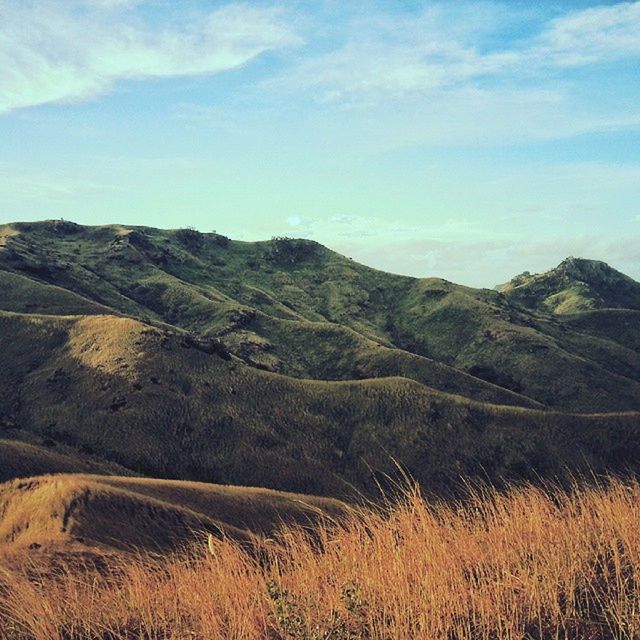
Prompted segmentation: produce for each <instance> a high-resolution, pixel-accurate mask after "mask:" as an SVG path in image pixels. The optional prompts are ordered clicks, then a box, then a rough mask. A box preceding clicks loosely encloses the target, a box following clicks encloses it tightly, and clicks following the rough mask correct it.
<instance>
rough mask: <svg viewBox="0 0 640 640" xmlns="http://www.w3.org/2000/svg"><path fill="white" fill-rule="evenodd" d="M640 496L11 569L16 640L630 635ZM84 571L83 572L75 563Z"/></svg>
mask: <svg viewBox="0 0 640 640" xmlns="http://www.w3.org/2000/svg"><path fill="white" fill-rule="evenodd" d="M639 518H640V485H639V484H638V483H637V482H629V483H627V482H622V481H619V480H612V481H610V482H607V483H606V486H605V485H604V484H603V485H600V486H597V487H591V488H580V487H578V486H575V487H573V488H572V490H571V491H570V492H564V491H561V490H559V489H546V490H545V489H540V488H536V487H533V486H526V487H521V488H512V489H510V490H509V491H507V492H506V493H498V492H496V491H494V490H479V491H475V492H474V493H473V495H472V497H471V498H469V499H468V500H467V501H465V502H464V503H455V504H444V503H439V504H435V503H429V502H427V501H425V500H424V499H423V498H422V497H421V496H420V495H419V494H418V492H416V491H412V492H408V493H407V494H406V495H405V497H404V498H403V499H402V500H401V501H400V503H399V504H397V505H396V506H394V507H393V508H391V509H390V510H388V511H387V512H386V513H385V512H381V511H380V510H374V509H368V510H362V511H360V512H358V513H357V514H354V515H351V516H349V518H348V519H346V520H344V521H342V522H340V523H336V522H335V521H327V522H325V523H324V524H323V525H321V526H319V527H317V528H316V529H315V530H314V531H313V532H312V533H310V532H309V531H305V530H303V529H300V528H292V527H289V528H285V529H283V530H282V532H281V533H280V534H279V535H278V536H277V537H276V539H275V540H274V541H273V542H271V543H267V544H264V545H263V547H262V549H261V550H260V553H251V552H249V551H247V550H246V549H244V550H243V549H242V548H241V547H239V546H238V545H237V544H235V543H232V542H231V541H220V542H219V543H218V544H217V546H215V548H214V551H215V555H210V554H208V553H207V550H206V542H205V541H203V543H202V544H201V545H200V547H198V548H197V550H196V551H195V552H191V553H190V554H187V555H179V556H178V555H176V556H172V557H165V558H161V557H150V556H142V555H139V556H136V557H131V556H128V557H124V556H122V557H120V559H117V560H116V559H114V558H110V559H109V561H108V563H107V565H106V568H105V567H103V568H102V569H97V568H95V567H94V568H91V567H89V566H88V565H87V564H86V563H85V565H84V569H83V570H82V571H80V570H79V569H78V566H77V565H78V561H77V560H76V565H75V567H74V565H73V564H69V563H64V562H62V563H60V562H58V563H57V564H55V565H53V564H51V563H50V564H49V565H47V567H46V568H44V565H43V567H41V568H40V569H39V568H38V566H37V565H36V564H33V565H32V566H30V567H29V568H28V569H25V567H24V565H23V566H22V567H21V568H13V569H5V570H3V572H2V574H1V575H2V577H1V578H0V585H1V586H0V589H1V590H2V591H0V592H1V593H2V599H1V604H0V629H1V631H0V638H2V640H16V639H20V640H22V639H25V640H27V639H29V640H31V639H32V640H80V639H85V638H101V639H103V640H106V639H109V640H115V639H125V638H126V639H132V638H140V639H141V638H147V639H158V640H159V639H160V638H163V639H168V640H173V639H176V640H177V639H178V638H179V639H186V638H199V639H202V640H205V639H207V640H216V639H223V638H224V639H234V640H240V639H242V640H253V639H256V640H258V639H265V638H266V639H272V640H302V639H305V640H306V639H308V640H311V639H314V640H321V639H323V640H330V639H331V640H346V639H352V640H355V639H364V638H371V639H374V638H375V639H381V640H382V639H385V640H387V639H388V640H396V639H397V640H401V639H408V638H425V639H429V640H438V639H445V638H446V639H447V640H453V639H456V640H462V639H469V640H472V639H473V640H476V639H482V640H485V639H486V640H499V639H509V640H512V639H513V640H515V639H525V638H527V639H532V638H541V639H542V638H545V639H547V638H549V639H555V638H557V639H560V638H567V639H569V638H572V639H581V640H583V639H584V640H596V639H602V640H604V639H616V640H618V639H619V640H622V639H632V638H637V637H639V634H640V605H639V602H640V598H639V596H640V581H639V580H640V529H639V528H638V522H639ZM70 562H71V561H70Z"/></svg>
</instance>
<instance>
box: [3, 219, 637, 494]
mask: <svg viewBox="0 0 640 640" xmlns="http://www.w3.org/2000/svg"><path fill="white" fill-rule="evenodd" d="M563 264H565V263H563ZM565 267H566V265H565ZM565 267H562V269H564V270H565V271H566V268H565ZM580 268H581V269H582V272H584V274H586V275H589V274H591V276H593V283H592V286H593V288H594V290H595V288H596V286H599V287H601V288H602V286H604V285H602V282H603V277H601V275H602V274H601V272H602V271H603V269H604V268H601V267H598V268H596V269H595V274H596V275H593V273H592V271H589V270H585V269H583V268H582V267H580ZM608 269H609V268H608V267H607V268H606V269H604V272H605V273H606V274H609V276H608V277H609V281H610V282H609V285H608V286H609V287H610V288H615V283H616V282H618V281H620V282H621V283H622V284H621V285H620V287H621V288H620V291H619V292H618V294H617V296H618V297H617V298H615V299H616V300H618V301H619V302H620V303H622V302H624V301H627V302H628V303H629V304H631V303H632V297H630V296H631V293H632V292H633V286H632V284H630V283H633V281H631V280H630V279H628V278H626V276H622V275H621V274H620V276H619V277H618V276H615V277H614V276H613V275H611V274H610V272H613V270H608ZM613 273H614V274H615V273H617V272H613ZM586 275H585V279H587V278H586ZM591 276H590V277H591ZM596 276H598V277H596ZM534 280H535V278H534ZM536 282H537V281H536ZM0 284H2V288H1V289H0V291H1V295H0V340H1V343H2V344H1V347H2V358H3V366H2V368H0V438H2V437H3V434H4V436H6V437H4V439H5V440H7V439H11V438H12V439H13V440H14V441H15V440H19V438H17V436H16V435H15V434H32V435H31V437H33V438H35V440H34V441H33V442H30V443H27V444H28V445H29V446H31V447H34V449H29V451H28V454H29V455H27V454H26V453H24V452H23V453H22V454H21V455H22V458H24V460H25V462H24V463H23V464H21V465H19V466H20V469H22V471H21V470H20V469H18V470H17V471H16V472H15V473H16V475H30V474H29V469H33V470H32V472H31V474H33V473H42V472H45V471H83V472H86V471H89V472H92V473H112V471H110V467H109V465H112V464H117V465H121V466H122V467H123V468H124V469H125V470H130V471H126V472H127V473H129V472H133V473H138V474H142V475H148V476H156V477H164V478H177V479H189V480H202V481H207V482H217V483H235V484H244V485H254V486H265V487H271V488H274V489H284V490H291V491H298V492H304V493H314V494H324V495H335V496H343V495H347V494H349V493H350V492H351V491H352V490H353V489H357V490H364V491H375V490H376V487H377V485H378V484H379V483H381V482H382V483H383V484H384V483H385V482H386V481H387V480H386V476H387V475H395V474H397V464H398V463H399V464H400V465H401V466H402V467H404V468H406V469H407V470H408V471H409V472H410V473H411V474H412V475H413V476H414V477H415V478H416V479H417V480H419V481H420V482H421V483H423V484H424V485H425V486H427V487H428V488H429V489H430V490H433V491H436V492H450V491H451V490H452V488H453V487H454V486H455V485H456V483H458V482H459V480H460V477H472V478H473V477H476V478H489V479H492V480H502V479H508V478H535V477H539V476H549V475H555V474H558V473H562V472H564V471H565V470H566V469H572V470H586V469H592V470H594V471H596V472H597V471H600V470H602V471H603V470H605V469H612V468H613V469H615V470H623V469H624V470H626V469H632V470H635V469H636V467H637V465H638V464H639V463H638V460H640V456H639V455H638V453H640V450H639V445H640V414H638V413H636V411H637V410H638V408H639V407H640V350H639V348H638V346H639V345H640V325H639V323H638V322H637V319H638V318H637V317H636V316H637V314H638V313H640V311H638V310H637V309H635V308H632V307H630V308H628V309H623V308H615V309H595V310H588V311H582V312H578V311H575V310H574V311H575V312H574V313H561V314H560V313H556V312H554V310H553V309H551V308H550V307H548V306H545V305H543V304H536V305H533V304H532V303H530V302H527V301H526V300H525V299H524V298H522V297H521V294H520V293H517V291H518V289H519V288H520V287H526V286H527V285H526V283H521V284H520V285H517V286H514V287H512V288H509V287H506V288H505V290H504V292H499V291H493V290H488V289H472V288H469V287H463V286H459V285H455V284H452V283H450V282H447V281H445V280H441V279H436V278H427V279H415V278H407V277H402V276H397V275H392V274H387V273H384V272H381V271H377V270H374V269H370V268H368V267H365V266H363V265H359V264H357V263H355V262H353V261H351V260H349V259H348V258H345V257H344V256H341V255H339V254H336V253H334V252H332V251H330V250H329V249H326V248H325V247H323V246H321V245H319V244H317V243H314V242H310V241H306V240H291V239H274V240H271V241H268V242H259V243H243V242H235V241H231V240H229V239H227V238H225V237H223V236H220V235H217V234H201V233H199V232H197V231H193V230H189V229H182V230H173V231H171V230H169V231H167V230H158V229H150V228H137V227H136V228H127V227H124V226H117V225H112V226H106V227H82V226H79V225H75V224H73V223H69V222H63V221H51V222H42V223H16V224H13V225H5V226H4V227H1V228H0ZM635 284H637V283H635ZM536 286H539V285H536ZM549 291H551V289H549ZM613 296H614V293H610V297H609V299H610V300H613V299H614V297H613ZM525 302H526V304H525ZM21 437H22V436H21ZM22 439H23V440H24V438H22ZM43 443H46V446H45V445H43ZM12 446H13V447H14V449H15V447H16V445H12ZM21 446H22V445H21ZM24 446H26V445H24ZM74 452H77V456H78V458H77V459H78V461H80V460H81V458H82V456H84V457H85V458H87V459H86V461H85V462H83V463H82V464H83V465H85V466H82V465H80V462H78V465H79V466H77V468H76V467H74V466H73V465H72V464H71V466H69V465H70V462H69V461H70V460H74ZM9 455H10V454H9ZM69 456H70V457H69ZM54 458H55V459H54ZM82 460H84V458H82ZM38 461H39V462H38ZM98 464H104V465H107V466H106V467H98V466H96V465H98ZM86 465H89V466H86ZM91 465H93V466H91ZM117 473H120V472H117ZM120 475H121V474H120Z"/></svg>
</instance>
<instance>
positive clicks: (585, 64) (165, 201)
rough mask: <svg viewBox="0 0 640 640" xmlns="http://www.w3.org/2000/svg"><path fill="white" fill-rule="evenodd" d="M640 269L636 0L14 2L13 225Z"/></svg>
mask: <svg viewBox="0 0 640 640" xmlns="http://www.w3.org/2000/svg"><path fill="white" fill-rule="evenodd" d="M50 218H64V219H68V220H73V221H76V222H79V223H82V224H109V223H120V224H126V225H148V226H155V227H168V228H177V227H184V226H192V227H195V228H197V229H200V230H202V231H214V230H215V231H217V232H218V233H224V234H225V235H228V236H230V237H232V238H234V239H241V240H260V239H268V238H270V237H272V236H276V235H277V236H291V237H305V238H311V239H314V240H317V241H318V242H321V243H323V244H325V245H327V246H329V247H330V248H332V249H335V250H336V251H339V252H341V253H344V254H346V255H348V256H350V257H352V258H354V259H355V260H358V261H360V262H363V263H365V264H368V265H371V266H374V267H377V268H380V269H384V270H387V271H392V272H395V273H403V274H407V275H413V276H421V277H422V276H425V277H426V276H438V277H443V278H447V279H449V280H452V281H455V282H459V283H462V284H468V285H472V286H485V287H492V286H494V285H496V284H498V283H500V282H504V281H506V280H508V279H510V278H511V277H512V276H513V275H515V274H517V273H521V272H522V271H525V270H528V271H532V272H539V271H545V270H547V269H550V268H552V267H553V266H555V265H556V264H557V263H558V262H560V261H561V260H562V259H564V258H565V257H567V256H570V255H573V256H576V257H585V258H593V259H600V260H605V261H607V262H608V263H609V264H611V265H612V266H614V267H616V268H618V269H620V270H622V271H624V272H625V273H628V274H629V275H631V276H632V277H634V278H636V279H640V2H600V3H595V2H589V1H587V0H575V1H564V2H560V1H559V0H554V1H550V0H542V1H540V0H539V1H538V2H535V3H532V2H528V1H524V0H510V1H507V2H485V1H482V2H478V1H471V2H467V1H465V0H456V1H453V0H451V1H449V2H423V1H418V0H394V1H385V0H369V1H364V0H349V1H348V2H347V1H344V0H308V1H304V0H291V1H289V2H270V1H262V0H256V1H248V2H214V1H212V0H181V1H180V2H175V1H173V0H0V222H10V221H17V220H38V219H50Z"/></svg>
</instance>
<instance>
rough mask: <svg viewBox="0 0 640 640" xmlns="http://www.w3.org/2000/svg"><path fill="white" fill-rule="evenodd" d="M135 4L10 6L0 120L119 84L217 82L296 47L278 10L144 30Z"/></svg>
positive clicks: (89, 1)
mask: <svg viewBox="0 0 640 640" xmlns="http://www.w3.org/2000/svg"><path fill="white" fill-rule="evenodd" d="M134 4H136V3H135V2H134V1H133V0H72V1H70V2H56V1H54V0H41V1H39V2H36V1H34V0H27V1H24V0H8V2H6V3H5V4H3V5H2V7H1V11H2V16H1V17H2V19H1V21H0V113H3V112H8V111H11V110H13V109H17V108H20V107H26V106H31V105H38V104H45V103H50V102H69V101H78V100H85V99H90V98H92V97H95V96H97V95H100V94H102V93H104V92H106V91H108V90H110V89H111V88H112V87H113V85H114V83H116V82H117V81H118V80H120V79H140V78H162V77H171V76H181V75H198V74H214V73H219V72H222V71H226V70H229V69H233V68H236V67H239V66H241V65H243V64H245V63H247V62H248V61H250V60H252V59H253V58H255V57H256V56H258V55H260V54H261V53H264V52H266V51H269V50H274V49H278V48H281V47H285V46H287V45H291V44H294V43H297V42H298V38H297V36H296V35H295V34H294V33H293V31H292V30H291V29H290V28H289V27H288V26H286V25H285V23H284V16H283V14H282V12H281V11H280V10H278V9H269V8H258V7H251V6H249V5H246V4H228V5H224V6H222V7H220V8H218V9H216V10H214V11H211V12H209V13H206V14H197V15H196V14H194V15H192V16H191V19H190V20H184V19H181V20H178V19H177V18H176V17H173V18H171V17H168V16H166V20H164V21H163V22H162V24H160V25H158V24H156V25H150V24H146V23H145V21H144V19H143V18H142V17H141V16H140V15H138V14H137V13H136V12H135V11H131V10H130V8H131V7H132V6H133V5H134Z"/></svg>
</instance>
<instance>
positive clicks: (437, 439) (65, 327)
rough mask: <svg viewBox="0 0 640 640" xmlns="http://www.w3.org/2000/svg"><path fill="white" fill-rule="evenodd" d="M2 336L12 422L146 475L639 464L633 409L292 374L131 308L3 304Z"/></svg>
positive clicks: (478, 473) (266, 478) (335, 481)
mask: <svg viewBox="0 0 640 640" xmlns="http://www.w3.org/2000/svg"><path fill="white" fill-rule="evenodd" d="M0 335H2V336H4V337H9V339H8V340H6V342H5V344H4V345H3V365H4V366H3V367H2V369H0V406H1V407H3V411H5V412H7V411H9V412H11V414H10V416H8V415H7V414H6V413H5V418H4V424H5V425H8V426H9V427H10V430H11V429H14V428H15V427H20V428H22V429H24V430H26V431H30V432H33V433H35V434H37V435H39V436H41V437H44V438H47V439H49V440H51V441H53V442H60V443H62V444H64V445H66V446H69V447H76V448H79V449H82V451H84V452H85V453H88V454H95V455H99V456H101V457H102V458H104V459H105V460H109V461H113V462H117V463H119V464H121V465H123V466H124V467H126V468H128V469H132V470H134V471H136V472H138V473H142V474H145V475H149V476H158V477H172V478H182V479H194V480H204V481H208V482H218V483H233V484H245V485H255V486H266V487H272V488H276V489H286V490H293V491H298V492H302V493H311V494H323V495H345V494H349V493H350V491H351V489H350V488H351V487H352V486H355V487H357V488H359V489H361V490H365V491H375V488H376V483H377V482H384V481H385V480H384V474H391V475H393V474H394V473H395V472H396V471H397V469H396V467H395V463H394V461H393V460H394V459H395V460H397V461H399V462H400V463H402V465H404V466H405V467H406V468H407V470H408V471H409V472H410V473H411V474H412V475H413V476H414V477H415V478H416V479H417V480H419V481H421V482H422V483H423V484H424V485H425V486H427V487H429V488H430V489H431V490H433V491H438V492H449V491H451V490H452V486H453V485H455V484H456V483H457V482H458V481H459V478H460V476H465V477H486V476H487V475H488V476H489V477H491V478H494V479H499V478H523V477H529V478H531V477H535V476H536V475H548V474H554V473H559V472H561V471H562V470H563V469H564V468H566V467H570V468H573V469H577V470H578V469H585V468H586V467H587V466H590V467H592V468H593V469H594V470H595V471H598V470H604V469H606V468H609V467H610V466H611V465H612V464H613V465H615V466H616V467H617V468H622V467H625V466H628V467H631V468H636V466H637V465H638V464H639V463H638V461H639V460H640V455H638V454H639V453H640V415H639V414H637V413H627V414H623V413H621V414H600V415H575V414H573V415H572V414H563V413H557V412H550V411H541V410H535V409H527V408H518V407H509V406H500V405H493V404H489V403H480V402H476V401H472V400H469V399H466V398H463V397H462V396H456V395H451V394H446V393H443V392H440V391H437V390H435V389H431V388H429V387H426V386H425V385H422V384H420V383H418V382H415V381H414V380H410V379H407V378H401V377H394V378H382V379H369V380H360V381H341V382H328V381H313V380H297V379H295V378H291V377H287V376H283V375H280V374H275V373H272V372H269V371H263V370H261V369H256V368H255V367H251V366H249V365H247V364H244V363H243V362H241V361H239V360H237V359H234V358H229V357H228V356H227V355H226V354H225V353H224V352H219V351H216V350H211V349H209V348H208V343H205V344H204V345H203V344H200V343H198V342H197V341H194V340H193V339H187V337H185V336H184V335H182V334H177V333H174V332H168V331H166V330H164V329H160V328H157V327H150V326H149V325H145V324H143V323H141V322H140V321H138V320H134V319H131V318H126V317H114V316H67V317H60V316H58V317H56V316H35V315H33V314H13V313H4V314H0ZM25 345H28V350H26V349H25ZM5 428H6V427H5Z"/></svg>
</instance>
